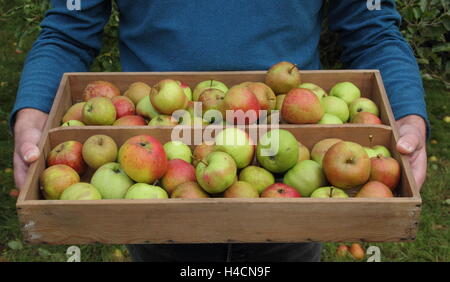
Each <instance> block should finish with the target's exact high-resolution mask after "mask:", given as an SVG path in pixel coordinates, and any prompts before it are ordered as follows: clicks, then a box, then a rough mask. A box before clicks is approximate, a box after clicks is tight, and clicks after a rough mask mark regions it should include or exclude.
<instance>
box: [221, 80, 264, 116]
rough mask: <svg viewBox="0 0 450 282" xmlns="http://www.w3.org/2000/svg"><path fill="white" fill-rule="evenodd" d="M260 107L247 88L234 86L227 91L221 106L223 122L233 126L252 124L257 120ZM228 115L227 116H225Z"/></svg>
mask: <svg viewBox="0 0 450 282" xmlns="http://www.w3.org/2000/svg"><path fill="white" fill-rule="evenodd" d="M260 109H261V107H260V105H259V101H258V99H257V98H256V96H255V94H253V92H251V91H250V90H249V89H248V88H246V87H242V86H239V85H237V86H234V87H232V88H231V89H230V90H228V92H227V94H226V95H225V99H224V100H223V104H222V115H223V117H224V120H227V121H228V122H229V123H233V124H253V123H255V122H256V121H257V120H258V118H259V111H260ZM227 115H228V116H227Z"/></svg>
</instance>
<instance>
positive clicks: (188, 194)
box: [170, 181, 209, 199]
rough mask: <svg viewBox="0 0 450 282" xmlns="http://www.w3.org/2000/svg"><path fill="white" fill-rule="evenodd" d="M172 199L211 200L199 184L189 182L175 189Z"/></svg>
mask: <svg viewBox="0 0 450 282" xmlns="http://www.w3.org/2000/svg"><path fill="white" fill-rule="evenodd" d="M170 197H171V198H185V199H200V198H209V195H208V194H207V193H206V192H205V191H204V190H203V189H202V187H200V185H198V183H197V182H194V181H189V182H185V183H183V184H180V185H178V186H177V187H175V190H174V191H173V192H172V194H171V195H170Z"/></svg>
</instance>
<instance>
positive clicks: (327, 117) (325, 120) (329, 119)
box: [319, 113, 342, 124]
mask: <svg viewBox="0 0 450 282" xmlns="http://www.w3.org/2000/svg"><path fill="white" fill-rule="evenodd" d="M319 124H342V120H341V119H340V118H338V117H337V116H335V115H332V114H327V113H325V114H324V115H323V117H322V118H321V119H320V121H319Z"/></svg>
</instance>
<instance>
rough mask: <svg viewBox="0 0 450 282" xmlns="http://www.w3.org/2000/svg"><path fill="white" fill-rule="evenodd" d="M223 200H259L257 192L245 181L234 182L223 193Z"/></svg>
mask: <svg viewBox="0 0 450 282" xmlns="http://www.w3.org/2000/svg"><path fill="white" fill-rule="evenodd" d="M223 196H224V197H225V198H259V193H258V190H256V188H255V187H253V186H252V185H251V184H250V183H248V182H245V181H236V182H234V183H233V184H232V185H231V186H230V187H229V188H228V189H227V190H225V192H223Z"/></svg>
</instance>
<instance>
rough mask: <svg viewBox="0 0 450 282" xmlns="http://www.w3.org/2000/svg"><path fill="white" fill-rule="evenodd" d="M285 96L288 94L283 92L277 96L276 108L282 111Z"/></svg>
mask: <svg viewBox="0 0 450 282" xmlns="http://www.w3.org/2000/svg"><path fill="white" fill-rule="evenodd" d="M284 98H286V94H281V95H278V96H277V97H276V99H277V100H276V103H275V110H278V111H281V108H282V107H283V102H284Z"/></svg>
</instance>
